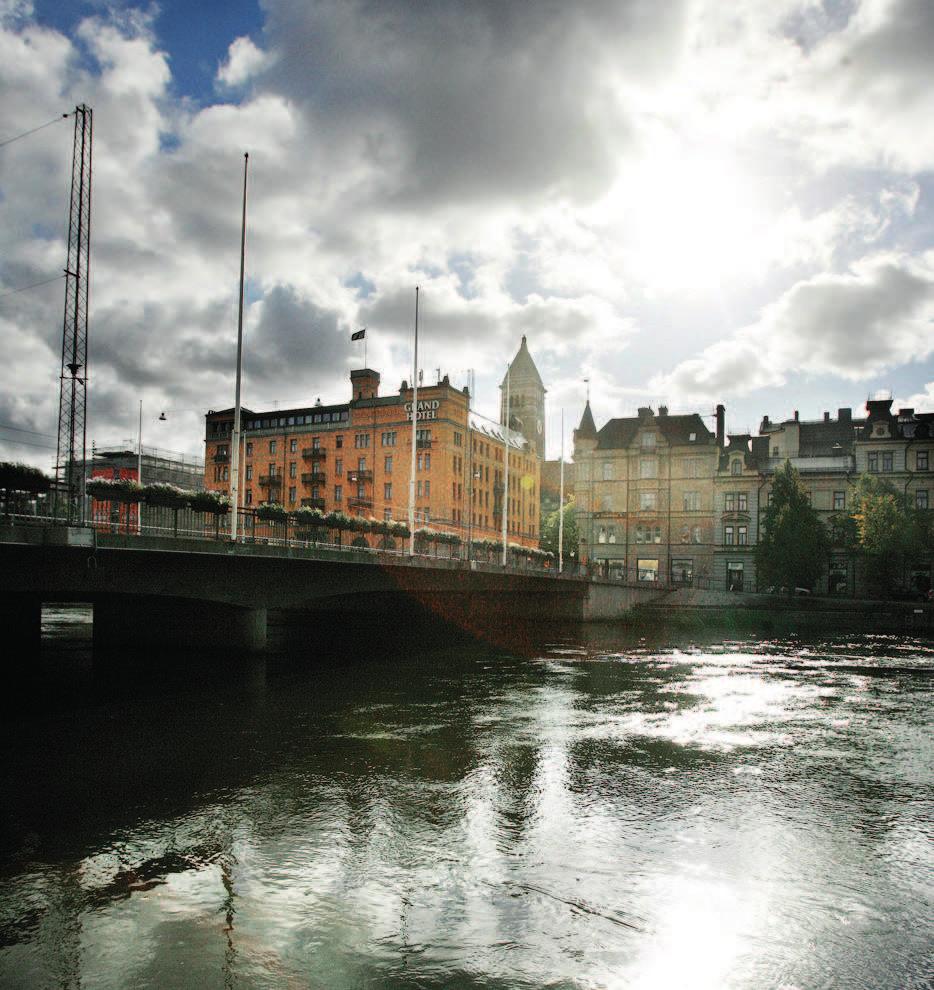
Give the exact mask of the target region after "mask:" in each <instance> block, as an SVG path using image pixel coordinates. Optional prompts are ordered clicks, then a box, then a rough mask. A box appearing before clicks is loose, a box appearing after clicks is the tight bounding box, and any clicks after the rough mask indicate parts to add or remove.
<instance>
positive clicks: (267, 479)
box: [259, 474, 282, 488]
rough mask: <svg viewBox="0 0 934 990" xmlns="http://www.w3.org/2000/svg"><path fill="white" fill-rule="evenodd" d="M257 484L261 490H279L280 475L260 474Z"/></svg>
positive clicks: (280, 485)
mask: <svg viewBox="0 0 934 990" xmlns="http://www.w3.org/2000/svg"><path fill="white" fill-rule="evenodd" d="M259 483H260V485H262V487H263V488H281V487H282V475H281V474H261V475H260V476H259Z"/></svg>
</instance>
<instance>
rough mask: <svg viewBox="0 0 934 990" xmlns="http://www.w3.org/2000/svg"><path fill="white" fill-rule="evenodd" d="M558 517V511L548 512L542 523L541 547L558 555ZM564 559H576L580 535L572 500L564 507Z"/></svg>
mask: <svg viewBox="0 0 934 990" xmlns="http://www.w3.org/2000/svg"><path fill="white" fill-rule="evenodd" d="M559 521H560V517H559V514H558V509H557V508H556V509H555V510H554V511H553V512H549V513H548V515H547V516H545V518H544V521H543V522H542V531H541V545H542V549H543V550H547V551H549V552H551V553H553V554H554V555H555V556H556V557H557V555H558V527H559ZM563 542H564V557H565V559H568V560H569V559H571V558H574V559H576V558H577V551H578V547H579V546H580V535H579V533H578V528H577V509H576V507H575V505H574V499H573V498H572V499H569V500H568V502H567V504H566V505H565V506H564V540H563Z"/></svg>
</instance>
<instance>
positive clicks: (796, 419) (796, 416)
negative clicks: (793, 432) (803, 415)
mask: <svg viewBox="0 0 934 990" xmlns="http://www.w3.org/2000/svg"><path fill="white" fill-rule="evenodd" d="M795 422H796V423H797V422H798V410H797V409H796V410H795Z"/></svg>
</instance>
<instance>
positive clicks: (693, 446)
mask: <svg viewBox="0 0 934 990" xmlns="http://www.w3.org/2000/svg"><path fill="white" fill-rule="evenodd" d="M718 457H719V450H718V446H717V442H716V437H715V436H714V435H713V434H712V433H711V432H710V430H708V429H707V427H706V426H705V425H704V422H703V420H702V419H701V417H700V416H699V415H697V414H696V413H693V414H690V415H687V416H669V415H668V410H667V409H666V408H665V407H664V406H662V407H660V408H659V411H658V414H657V415H656V414H655V413H653V411H652V409H651V408H649V407H647V406H646V407H643V408H641V409H640V410H639V413H638V415H637V416H635V417H629V418H625V419H612V420H610V421H609V422H608V423H607V424H606V425H605V426H603V428H602V429H600V430H597V429H596V425H595V424H594V420H593V413H592V412H591V409H590V403H589V402H588V403H587V406H586V408H585V410H584V415H583V417H582V418H581V422H580V425H579V427H578V428H577V430H575V431H574V461H575V472H574V499H575V503H576V505H577V512H578V529H579V532H580V538H581V559H582V560H585V561H588V562H589V563H590V564H591V566H592V567H597V568H599V569H600V571H602V572H603V573H604V574H606V575H607V576H610V577H618V578H625V579H627V580H635V581H640V582H643V581H648V582H655V581H659V582H663V583H666V584H669V583H696V582H697V581H698V579H701V580H708V579H709V575H710V570H711V566H712V542H713V528H714V504H713V493H714V481H713V479H714V475H715V473H716V467H717V461H718Z"/></svg>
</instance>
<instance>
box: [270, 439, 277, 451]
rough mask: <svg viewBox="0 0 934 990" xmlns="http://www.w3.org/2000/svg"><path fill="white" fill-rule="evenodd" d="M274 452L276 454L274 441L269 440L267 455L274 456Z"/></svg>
mask: <svg viewBox="0 0 934 990" xmlns="http://www.w3.org/2000/svg"><path fill="white" fill-rule="evenodd" d="M275 452H276V441H275V440H270V441H269V453H270V454H274V453H275Z"/></svg>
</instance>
